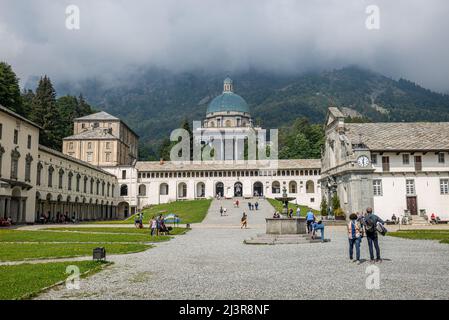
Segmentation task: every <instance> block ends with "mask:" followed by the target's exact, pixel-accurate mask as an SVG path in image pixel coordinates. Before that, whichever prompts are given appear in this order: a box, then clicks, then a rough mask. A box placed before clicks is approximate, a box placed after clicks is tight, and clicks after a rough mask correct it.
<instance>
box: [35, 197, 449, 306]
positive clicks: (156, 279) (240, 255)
mask: <svg viewBox="0 0 449 320" xmlns="http://www.w3.org/2000/svg"><path fill="white" fill-rule="evenodd" d="M242 202H243V203H242V205H241V208H240V209H237V208H233V205H232V202H231V201H230V200H220V201H216V200H214V201H213V203H212V205H211V209H210V211H209V214H208V216H207V217H206V219H205V220H204V222H203V223H202V224H201V225H198V226H195V227H194V229H193V230H192V231H190V232H189V233H187V234H186V235H180V236H176V237H175V239H173V240H171V241H169V242H165V243H159V244H157V245H156V247H155V248H153V249H150V250H148V251H145V252H141V253H136V254H128V255H121V256H115V257H112V258H111V259H110V260H111V261H114V262H115V264H114V265H113V266H111V267H109V268H106V269H105V270H104V271H102V272H100V273H98V274H95V275H92V276H90V277H88V278H87V279H82V280H81V288H80V290H67V289H65V288H63V287H60V288H57V289H54V290H51V291H48V292H46V293H44V294H42V295H40V296H39V297H38V298H39V299H369V298H375V299H442V298H444V299H448V298H449V272H448V267H449V245H447V244H439V243H438V242H434V241H421V240H405V239H399V238H393V237H381V239H380V245H381V249H382V250H383V251H382V255H383V257H384V258H385V259H386V261H384V262H383V263H381V264H376V265H375V266H378V268H379V271H380V289H378V290H368V289H366V286H365V281H366V277H367V274H366V273H365V271H366V268H367V267H368V266H370V263H368V262H365V263H362V264H361V265H355V264H353V263H350V262H349V261H348V257H347V239H346V233H345V228H344V227H329V228H327V229H326V237H329V238H331V239H332V242H330V243H324V244H322V243H318V244H302V245H276V246H254V245H252V246H250V245H244V244H243V240H244V239H247V238H249V237H252V236H255V235H256V234H257V233H263V232H264V217H265V216H271V215H272V212H273V208H272V207H271V206H270V205H269V204H268V202H266V201H260V203H261V210H260V211H257V212H253V211H251V212H249V211H247V213H248V215H249V220H248V227H249V229H246V230H241V229H240V227H239V222H240V217H241V212H242V209H243V208H244V209H245V210H247V201H242ZM220 205H224V206H226V207H227V208H228V216H226V217H220V214H219V212H218V208H219V207H220ZM367 252H368V249H367V244H366V240H364V241H363V243H362V257H363V258H366V257H367Z"/></svg>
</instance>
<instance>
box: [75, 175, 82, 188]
mask: <svg viewBox="0 0 449 320" xmlns="http://www.w3.org/2000/svg"><path fill="white" fill-rule="evenodd" d="M80 179H81V175H80V174H79V173H78V174H77V175H76V192H80Z"/></svg>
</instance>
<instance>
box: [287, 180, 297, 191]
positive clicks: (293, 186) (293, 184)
mask: <svg viewBox="0 0 449 320" xmlns="http://www.w3.org/2000/svg"><path fill="white" fill-rule="evenodd" d="M288 192H289V193H297V192H298V185H297V184H296V181H290V183H289V184H288Z"/></svg>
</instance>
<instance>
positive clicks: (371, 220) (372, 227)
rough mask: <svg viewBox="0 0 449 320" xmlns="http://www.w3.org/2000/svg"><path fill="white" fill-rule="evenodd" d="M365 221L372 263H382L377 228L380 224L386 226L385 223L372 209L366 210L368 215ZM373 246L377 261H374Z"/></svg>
mask: <svg viewBox="0 0 449 320" xmlns="http://www.w3.org/2000/svg"><path fill="white" fill-rule="evenodd" d="M363 221H364V227H365V231H366V238H367V239H368V249H369V256H370V259H371V262H382V259H381V258H380V248H379V237H378V234H377V228H376V226H377V224H378V223H380V224H384V223H385V222H384V221H383V220H382V219H381V218H379V217H378V216H377V215H375V214H374V213H373V209H372V208H367V209H366V214H365V217H364V219H363ZM373 246H374V248H375V249H376V260H374V250H373Z"/></svg>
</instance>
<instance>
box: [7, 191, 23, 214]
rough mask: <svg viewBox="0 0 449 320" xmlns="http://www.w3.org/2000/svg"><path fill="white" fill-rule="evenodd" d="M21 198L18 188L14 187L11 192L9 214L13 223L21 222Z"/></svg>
mask: <svg viewBox="0 0 449 320" xmlns="http://www.w3.org/2000/svg"><path fill="white" fill-rule="evenodd" d="M22 211H23V209H22V198H21V191H20V188H14V189H13V190H12V193H11V204H10V207H9V216H10V217H11V220H12V222H13V223H18V222H22Z"/></svg>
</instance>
